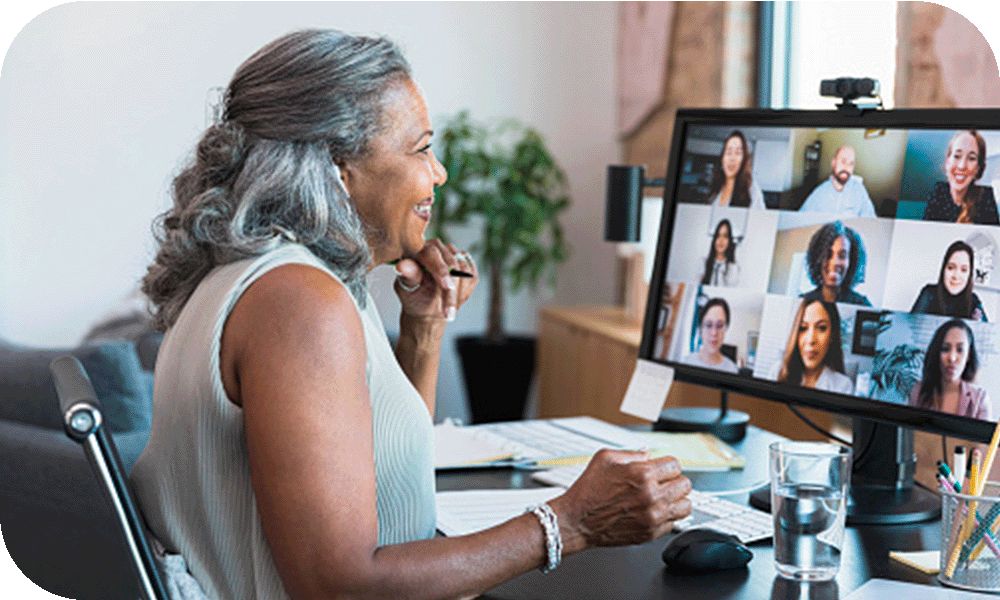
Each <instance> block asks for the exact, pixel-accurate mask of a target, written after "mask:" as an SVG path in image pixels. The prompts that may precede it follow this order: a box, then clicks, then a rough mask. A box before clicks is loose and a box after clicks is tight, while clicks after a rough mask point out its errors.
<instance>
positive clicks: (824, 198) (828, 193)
mask: <svg viewBox="0 0 1000 600" xmlns="http://www.w3.org/2000/svg"><path fill="white" fill-rule="evenodd" d="M854 160H855V152H854V147H853V146H846V145H845V146H841V147H840V148H837V151H836V152H835V153H834V155H833V160H831V161H830V177H829V178H827V180H826V181H824V182H823V183H821V184H819V185H818V186H816V189H814V190H813V191H812V193H811V194H809V197H807V198H806V201H805V202H804V203H803V204H802V207H801V208H799V210H800V211H802V212H825V213H834V214H837V215H839V216H841V217H874V216H875V206H874V205H873V204H872V199H871V196H869V195H868V190H867V189H865V184H864V183H863V182H862V181H861V178H860V177H856V176H855V175H854Z"/></svg>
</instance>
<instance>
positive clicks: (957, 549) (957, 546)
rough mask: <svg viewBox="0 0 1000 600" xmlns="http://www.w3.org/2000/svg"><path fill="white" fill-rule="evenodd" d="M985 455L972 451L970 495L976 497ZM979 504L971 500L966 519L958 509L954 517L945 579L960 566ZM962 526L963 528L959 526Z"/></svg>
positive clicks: (952, 575)
mask: <svg viewBox="0 0 1000 600" xmlns="http://www.w3.org/2000/svg"><path fill="white" fill-rule="evenodd" d="M982 456H983V453H982V452H980V451H979V448H976V449H975V450H973V451H972V468H971V469H969V490H970V491H969V493H970V494H971V495H973V496H975V495H976V487H977V486H978V485H979V467H980V462H981V461H982ZM977 504H978V503H977V502H976V501H975V500H970V501H969V503H968V508H967V510H966V514H965V517H964V519H963V518H962V514H961V512H962V511H961V510H960V509H959V508H957V507H956V509H955V515H954V517H953V520H954V524H953V525H952V527H951V535H950V536H949V539H948V541H950V542H952V544H953V545H952V547H951V552H950V553H949V555H948V562H947V563H945V569H944V574H945V577H947V578H948V579H951V578H952V577H954V575H955V567H957V566H958V557H959V554H961V551H962V545H963V544H964V543H965V541H966V540H967V539H969V535H970V534H971V533H972V527H973V523H974V522H975V519H976V517H975V515H976V506H977ZM960 524H961V526H959V525H960Z"/></svg>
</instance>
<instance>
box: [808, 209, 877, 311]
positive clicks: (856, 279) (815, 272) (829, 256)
mask: <svg viewBox="0 0 1000 600" xmlns="http://www.w3.org/2000/svg"><path fill="white" fill-rule="evenodd" d="M865 261H866V253H865V245H864V242H862V241H861V236H860V235H858V232H856V231H854V230H853V229H851V228H850V227H845V226H844V224H843V223H841V222H840V221H834V222H833V223H827V224H826V225H823V226H822V227H820V228H819V229H817V230H816V232H815V233H814V234H813V235H812V238H810V239H809V248H808V249H807V250H806V266H807V269H808V274H809V280H810V281H812V282H813V284H814V285H815V286H816V287H815V288H814V289H813V290H811V291H809V292H806V293H805V294H802V298H804V299H806V300H823V301H824V302H841V303H844V304H861V305H864V306H871V305H872V303H871V301H870V300H868V298H867V297H866V296H865V295H864V294H859V293H858V292H856V291H854V286H855V285H857V284H858V283H860V282H861V279H862V274H863V273H864V268H865Z"/></svg>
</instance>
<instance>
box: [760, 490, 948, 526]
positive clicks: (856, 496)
mask: <svg viewBox="0 0 1000 600" xmlns="http://www.w3.org/2000/svg"><path fill="white" fill-rule="evenodd" d="M848 493H849V496H848V499H847V524H848V525H903V524H908V523H921V522H923V521H933V520H935V519H937V518H939V517H940V516H941V498H940V497H938V495H937V494H935V493H934V492H930V491H928V490H925V489H924V488H922V487H920V486H916V485H914V486H913V487H910V488H907V489H901V490H892V489H887V488H884V487H876V486H867V485H852V486H851V489H850V491H849V492H848ZM750 505H751V506H753V507H754V508H758V509H760V510H763V511H766V512H771V487H770V486H764V487H761V488H758V489H757V490H756V491H754V492H752V493H751V494H750Z"/></svg>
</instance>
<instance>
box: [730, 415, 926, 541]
mask: <svg viewBox="0 0 1000 600" xmlns="http://www.w3.org/2000/svg"><path fill="white" fill-rule="evenodd" d="M852 447H853V450H854V467H853V472H852V473H851V488H850V491H849V497H848V501H847V524H848V525H900V524H904V523H919V522H921V521H930V520H933V519H937V518H938V517H940V516H941V499H940V498H939V497H938V495H937V494H935V493H934V492H931V491H929V490H926V489H924V488H922V487H920V486H918V485H916V482H915V481H914V479H913V474H914V472H915V471H916V466H917V456H916V454H915V453H914V451H913V431H912V430H910V429H905V428H902V427H896V426H894V425H886V424H883V423H877V422H875V421H871V420H868V419H860V418H855V419H854V440H853V445H852ZM750 504H751V505H752V506H754V507H755V508H759V509H761V510H765V511H768V512H770V510H771V488H770V486H765V487H762V488H759V489H758V490H757V491H755V492H753V493H752V494H750Z"/></svg>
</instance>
